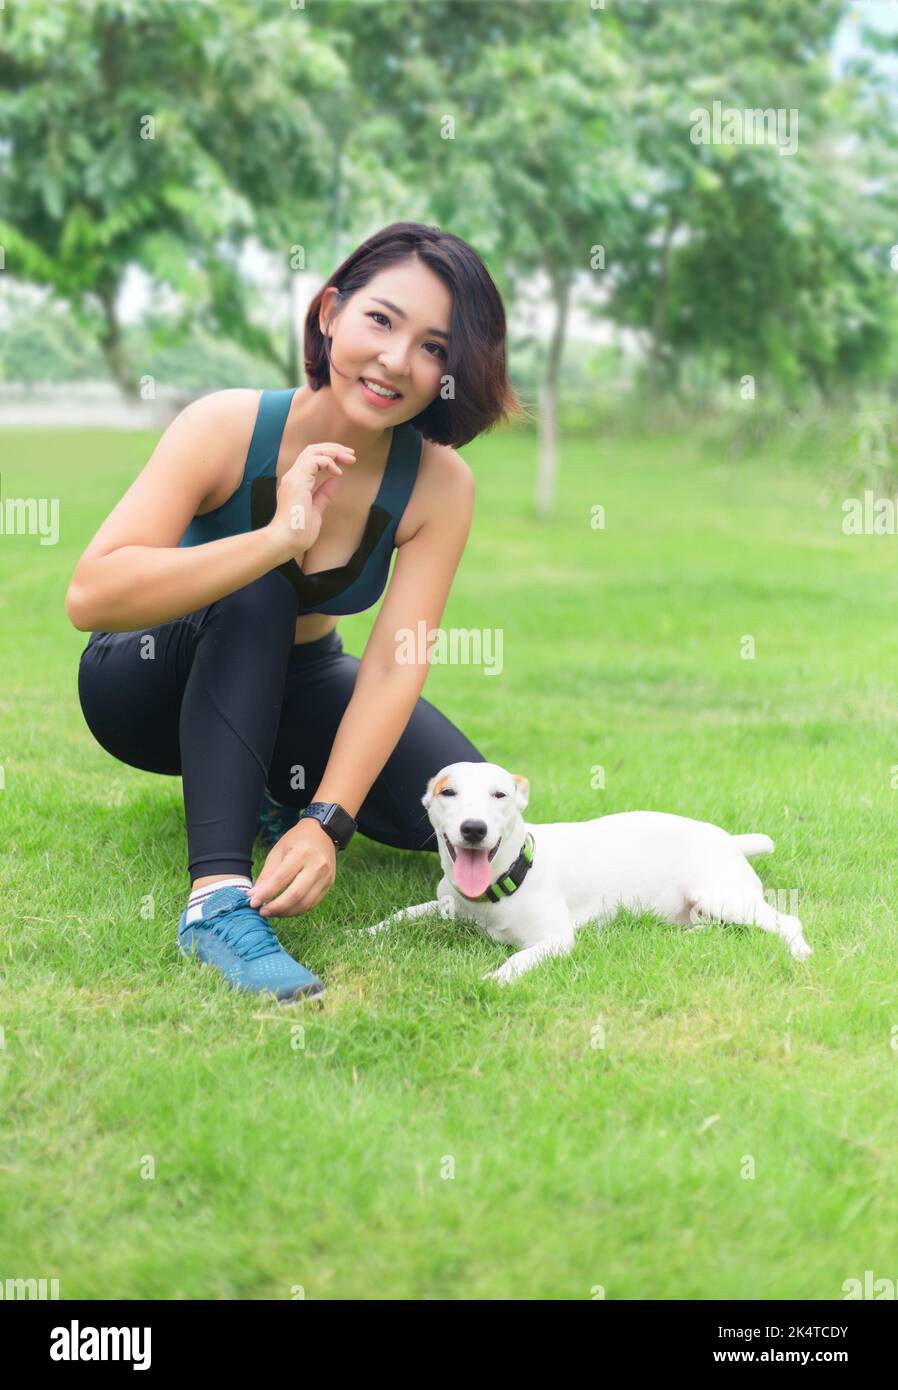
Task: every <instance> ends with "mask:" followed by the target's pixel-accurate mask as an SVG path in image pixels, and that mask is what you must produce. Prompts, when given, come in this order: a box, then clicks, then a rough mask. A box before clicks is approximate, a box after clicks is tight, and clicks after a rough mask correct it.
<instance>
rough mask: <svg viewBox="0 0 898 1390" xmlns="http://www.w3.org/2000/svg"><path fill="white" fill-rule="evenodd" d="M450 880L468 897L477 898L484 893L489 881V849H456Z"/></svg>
mask: <svg viewBox="0 0 898 1390" xmlns="http://www.w3.org/2000/svg"><path fill="white" fill-rule="evenodd" d="M452 881H453V882H454V884H455V886H456V888H460V889H461V891H462V892H463V893H467V895H468V897H469V898H479V897H480V894H481V893H485V892H486V890H487V888H488V887H489V882H490V860H489V851H488V850H485V849H457V850H456V851H455V862H454V864H453V865H452Z"/></svg>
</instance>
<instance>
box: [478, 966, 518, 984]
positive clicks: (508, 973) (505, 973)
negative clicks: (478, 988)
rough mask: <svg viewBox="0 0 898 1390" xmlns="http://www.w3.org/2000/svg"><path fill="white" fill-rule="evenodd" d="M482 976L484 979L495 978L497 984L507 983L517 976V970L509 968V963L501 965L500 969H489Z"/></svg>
mask: <svg viewBox="0 0 898 1390" xmlns="http://www.w3.org/2000/svg"><path fill="white" fill-rule="evenodd" d="M480 978H481V979H482V980H494V981H495V982H496V984H497V985H507V984H509V983H510V981H512V980H513V979H514V978H515V971H513V970H509V969H508V966H507V965H500V966H499V968H498V970H488V971H487V972H486V974H485V975H481V977H480Z"/></svg>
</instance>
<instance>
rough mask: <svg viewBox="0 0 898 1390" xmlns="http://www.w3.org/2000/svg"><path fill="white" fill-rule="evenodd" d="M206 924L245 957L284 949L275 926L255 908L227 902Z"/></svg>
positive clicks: (248, 957) (256, 957)
mask: <svg viewBox="0 0 898 1390" xmlns="http://www.w3.org/2000/svg"><path fill="white" fill-rule="evenodd" d="M203 926H204V927H208V928H209V929H210V931H211V932H212V933H213V934H214V935H215V936H217V937H218V939H219V940H220V941H223V942H224V943H225V945H226V946H230V947H231V948H232V950H234V951H236V952H237V954H238V956H241V957H242V958H243V959H244V960H257V959H258V958H259V956H269V955H271V953H272V952H273V951H279V950H280V949H281V943H280V942H279V941H278V939H277V937H276V936H275V934H274V932H273V931H272V929H271V926H270V925H269V923H268V922H267V921H266V919H265V918H264V917H263V916H262V914H261V912H259V911H257V909H256V908H254V907H249V906H245V907H241V906H240V905H239V904H237V905H236V906H233V907H231V906H228V905H223V906H222V907H218V908H216V909H215V910H214V911H213V912H211V913H210V914H209V916H208V917H207V918H206V920H205V921H204V922H203Z"/></svg>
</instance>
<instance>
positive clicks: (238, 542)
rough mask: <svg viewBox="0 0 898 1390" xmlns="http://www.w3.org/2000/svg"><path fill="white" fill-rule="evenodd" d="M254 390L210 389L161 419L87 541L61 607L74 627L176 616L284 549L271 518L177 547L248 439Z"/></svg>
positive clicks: (115, 626) (124, 628)
mask: <svg viewBox="0 0 898 1390" xmlns="http://www.w3.org/2000/svg"><path fill="white" fill-rule="evenodd" d="M258 394H259V393H258V392H257V391H245V390H233V391H214V392H212V393H211V395H208V396H202V397H201V398H200V399H199V400H196V401H192V402H191V404H190V405H188V406H187V407H186V408H185V409H184V410H182V411H181V413H180V414H179V415H178V416H177V418H176V419H175V420H173V421H172V423H171V424H170V425H169V426H168V428H167V430H166V431H165V433H164V434H163V436H162V438H161V439H160V440H159V443H158V444H157V445H156V448H155V449H154V450H153V453H152V455H151V456H150V459H149V461H148V462H147V464H146V465H145V467H144V468H143V470H142V471H141V473H140V474H139V475H138V476H137V478H135V480H134V482H133V483H132V484H131V486H130V487H129V488H128V491H127V492H126V493H125V495H124V497H122V499H121V501H120V502H118V504H117V505H116V506H115V507H114V508H113V510H112V511H111V512H110V514H109V516H108V517H107V518H106V520H105V521H104V522H103V524H102V526H101V527H100V529H99V530H98V531H97V533H96V535H95V536H94V538H93V540H92V541H91V542H90V544H89V545H88V547H87V549H86V550H85V551H84V554H83V555H82V556H81V559H80V560H79V561H78V564H77V566H76V568H75V572H74V574H73V575H72V580H71V583H70V584H69V588H68V592H67V594H66V612H67V613H68V615H69V619H70V620H71V622H72V623H73V624H74V626H75V627H76V628H78V629H79V630H80V631H82V632H92V631H102V632H130V631H131V630H132V629H138V628H143V627H153V626H155V625H156V624H158V623H165V622H168V621H170V620H171V619H172V618H180V617H183V616H184V614H185V613H191V612H192V611H193V610H194V609H195V608H200V607H202V606H203V605H204V604H207V603H212V602H214V600H215V599H218V598H223V597H224V596H225V595H226V594H230V593H233V592H234V590H235V589H239V588H242V587H243V585H245V584H249V583H251V582H252V580H254V579H258V578H260V576H261V575H263V574H267V572H268V571H269V570H271V569H273V568H274V567H275V566H276V565H279V564H282V563H283V562H284V561H285V560H287V559H289V558H290V556H291V554H292V553H293V552H292V551H291V550H290V549H289V548H288V547H287V546H286V545H285V542H284V539H283V536H282V530H281V528H280V527H278V528H274V527H273V526H272V525H269V526H268V527H263V528H260V529H259V530H258V531H252V532H247V533H245V534H243V535H238V536H225V537H223V538H222V539H221V540H217V541H209V542H208V543H206V544H205V545H197V546H183V547H182V546H179V545H178V541H179V540H180V539H181V537H182V536H183V534H184V532H185V531H186V529H187V527H188V525H189V523H190V521H191V520H192V519H193V517H194V516H195V515H196V513H197V511H198V510H199V508H200V507H201V506H202V505H203V502H204V501H205V500H206V498H207V497H210V496H211V495H212V494H213V493H214V492H215V490H216V488H220V486H221V481H222V478H223V477H227V476H228V475H229V473H230V474H234V475H236V473H237V471H238V464H237V457H238V456H239V457H241V458H245V457H246V453H247V450H248V449H249V441H250V438H251V437H252V431H253V424H254V420H255V413H256V409H257V407H258Z"/></svg>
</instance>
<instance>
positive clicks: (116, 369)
mask: <svg viewBox="0 0 898 1390" xmlns="http://www.w3.org/2000/svg"><path fill="white" fill-rule="evenodd" d="M96 293H97V296H98V298H99V300H100V303H101V305H102V306H103V318H104V321H105V328H104V329H103V332H102V333H101V334H100V348H101V349H102V352H103V356H104V358H105V360H106V366H107V367H108V368H109V374H110V376H111V377H112V379H113V381H114V382H115V383H116V385H117V386H118V387H119V389H120V390H121V392H122V394H123V395H124V397H125V399H126V400H129V401H132V400H135V399H136V398H137V396H138V395H139V392H138V386H137V379H136V377H135V375H134V371H133V368H132V366H131V363H130V362H129V361H128V357H127V354H126V352H125V348H124V344H123V342H122V330H121V324H120V323H119V321H118V316H117V314H116V311H115V293H116V286H115V285H114V284H111V283H109V282H106V283H105V284H103V285H101V286H98V287H97V290H96Z"/></svg>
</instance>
